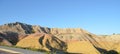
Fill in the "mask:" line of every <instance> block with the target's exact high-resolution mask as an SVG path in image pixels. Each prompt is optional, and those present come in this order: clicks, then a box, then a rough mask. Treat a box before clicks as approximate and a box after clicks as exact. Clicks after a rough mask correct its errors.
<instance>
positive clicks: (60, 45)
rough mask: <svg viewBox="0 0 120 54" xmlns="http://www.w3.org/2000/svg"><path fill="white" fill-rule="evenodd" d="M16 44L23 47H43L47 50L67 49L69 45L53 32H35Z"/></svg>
mask: <svg viewBox="0 0 120 54" xmlns="http://www.w3.org/2000/svg"><path fill="white" fill-rule="evenodd" d="M16 46H19V47H23V48H33V49H42V50H47V51H52V50H60V51H65V50H66V49H67V45H66V44H65V43H64V42H63V41H61V40H59V39H58V38H56V37H54V36H53V35H51V34H45V33H35V34H31V35H29V36H28V37H26V38H24V39H22V40H21V41H19V42H18V43H17V45H16Z"/></svg>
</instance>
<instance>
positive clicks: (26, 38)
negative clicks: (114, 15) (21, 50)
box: [0, 22, 120, 54]
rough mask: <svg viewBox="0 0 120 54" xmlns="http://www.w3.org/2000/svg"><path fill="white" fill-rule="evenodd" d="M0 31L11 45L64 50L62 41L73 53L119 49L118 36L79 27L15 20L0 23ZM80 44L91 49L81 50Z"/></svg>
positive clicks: (103, 51)
mask: <svg viewBox="0 0 120 54" xmlns="http://www.w3.org/2000/svg"><path fill="white" fill-rule="evenodd" d="M0 31H1V32H2V33H3V34H4V35H2V37H3V38H5V39H6V40H7V41H8V42H10V43H12V44H13V45H16V43H17V46H21V47H28V48H39V49H45V50H48V51H49V50H51V49H56V50H64V49H63V48H65V49H66V44H65V45H64V44H62V43H63V41H64V42H65V43H67V44H68V50H67V51H69V52H73V53H76V51H79V53H80V52H82V53H86V52H87V53H91V51H92V52H93V53H92V54H97V53H106V52H107V51H110V50H116V49H117V51H118V50H119V49H120V48H118V47H117V46H120V43H119V42H120V40H119V37H118V36H110V37H108V36H104V37H103V36H96V35H94V34H92V33H90V32H87V31H85V30H83V29H80V28H48V27H41V26H38V25H28V24H24V23H20V22H15V23H9V24H5V25H1V26H0ZM52 35H53V36H52ZM54 36H55V37H54ZM56 37H57V38H56ZM61 40H62V41H61ZM28 43H29V44H28ZM70 43H71V44H70ZM84 44H85V45H84ZM74 45H78V48H79V49H75V50H73V49H74ZM81 46H82V47H83V48H86V47H88V48H91V49H92V50H89V51H85V50H81V49H82V47H81ZM75 47H77V46H75ZM95 52H97V53H95Z"/></svg>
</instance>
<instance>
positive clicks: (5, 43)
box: [0, 33, 12, 46]
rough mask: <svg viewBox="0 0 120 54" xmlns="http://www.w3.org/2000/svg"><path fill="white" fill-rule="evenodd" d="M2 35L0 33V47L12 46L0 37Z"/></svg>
mask: <svg viewBox="0 0 120 54" xmlns="http://www.w3.org/2000/svg"><path fill="white" fill-rule="evenodd" d="M2 36H3V34H2V33H0V45H8V46H12V44H11V43H10V42H9V41H8V40H7V39H5V38H4V37H2Z"/></svg>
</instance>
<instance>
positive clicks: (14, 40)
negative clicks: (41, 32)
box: [0, 31, 18, 45]
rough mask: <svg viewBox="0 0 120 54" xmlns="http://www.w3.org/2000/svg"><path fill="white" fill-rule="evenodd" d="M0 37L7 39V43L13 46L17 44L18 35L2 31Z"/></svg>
mask: <svg viewBox="0 0 120 54" xmlns="http://www.w3.org/2000/svg"><path fill="white" fill-rule="evenodd" d="M0 35H1V36H2V37H4V38H5V39H7V40H8V41H9V42H11V43H12V44H13V45H15V44H16V43H17V42H18V33H16V32H12V31H4V32H3V33H1V34H0Z"/></svg>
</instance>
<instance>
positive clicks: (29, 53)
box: [0, 46, 45, 54]
mask: <svg viewBox="0 0 120 54" xmlns="http://www.w3.org/2000/svg"><path fill="white" fill-rule="evenodd" d="M0 48H3V49H8V50H13V51H16V52H20V53H21V54H45V53H44V52H36V51H31V50H26V49H20V48H12V47H5V46H0ZM0 54H1V53H0Z"/></svg>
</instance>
